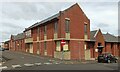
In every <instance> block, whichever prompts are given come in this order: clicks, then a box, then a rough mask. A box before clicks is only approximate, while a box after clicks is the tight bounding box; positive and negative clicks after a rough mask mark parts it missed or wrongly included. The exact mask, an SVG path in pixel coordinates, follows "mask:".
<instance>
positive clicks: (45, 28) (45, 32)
mask: <svg viewBox="0 0 120 72" xmlns="http://www.w3.org/2000/svg"><path fill="white" fill-rule="evenodd" d="M44 34H47V26H44Z"/></svg>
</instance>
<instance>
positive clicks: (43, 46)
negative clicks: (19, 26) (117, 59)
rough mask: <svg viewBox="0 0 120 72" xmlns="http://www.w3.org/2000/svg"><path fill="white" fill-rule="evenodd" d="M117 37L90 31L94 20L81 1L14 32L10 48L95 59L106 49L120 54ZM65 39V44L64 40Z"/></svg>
mask: <svg viewBox="0 0 120 72" xmlns="http://www.w3.org/2000/svg"><path fill="white" fill-rule="evenodd" d="M116 40H117V37H115V36H113V35H111V34H102V32H101V30H100V29H99V30H95V31H91V32H90V20H89V19H88V18H87V16H86V15H85V13H84V12H83V11H82V9H81V8H80V6H79V5H78V4H74V5H72V6H71V7H70V8H68V9H66V10H64V11H59V13H57V14H55V15H53V16H51V17H49V18H47V19H45V20H43V21H41V22H37V23H35V24H34V25H32V26H30V27H28V28H26V29H25V30H24V33H21V34H18V35H16V36H14V35H11V38H10V43H9V48H10V50H15V51H24V52H28V53H33V54H39V55H40V56H49V57H54V58H59V59H66V60H70V59H72V60H91V59H95V58H96V57H97V56H98V54H100V53H102V52H111V53H112V54H113V55H116V56H118V55H120V45H119V42H118V41H116ZM63 43H64V44H63Z"/></svg>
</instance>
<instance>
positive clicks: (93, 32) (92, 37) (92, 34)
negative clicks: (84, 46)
mask: <svg viewBox="0 0 120 72" xmlns="http://www.w3.org/2000/svg"><path fill="white" fill-rule="evenodd" d="M96 33H97V30H94V31H90V40H91V41H95V37H94V36H95V34H96Z"/></svg>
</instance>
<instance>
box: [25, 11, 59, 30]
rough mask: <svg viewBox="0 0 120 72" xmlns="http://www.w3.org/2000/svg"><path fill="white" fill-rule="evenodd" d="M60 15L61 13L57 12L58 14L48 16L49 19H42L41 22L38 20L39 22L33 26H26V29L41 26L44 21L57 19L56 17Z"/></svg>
mask: <svg viewBox="0 0 120 72" xmlns="http://www.w3.org/2000/svg"><path fill="white" fill-rule="evenodd" d="M59 15H60V13H57V14H55V15H53V16H51V17H48V18H47V19H44V20H42V21H40V22H37V23H35V24H33V25H32V26H30V27H28V28H26V30H29V29H31V28H34V27H36V26H39V25H41V24H43V23H46V22H48V21H50V20H52V19H55V18H57V17H59Z"/></svg>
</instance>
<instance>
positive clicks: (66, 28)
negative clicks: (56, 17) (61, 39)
mask: <svg viewBox="0 0 120 72" xmlns="http://www.w3.org/2000/svg"><path fill="white" fill-rule="evenodd" d="M69 25H70V19H65V32H66V33H69V32H70V31H69Z"/></svg>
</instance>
